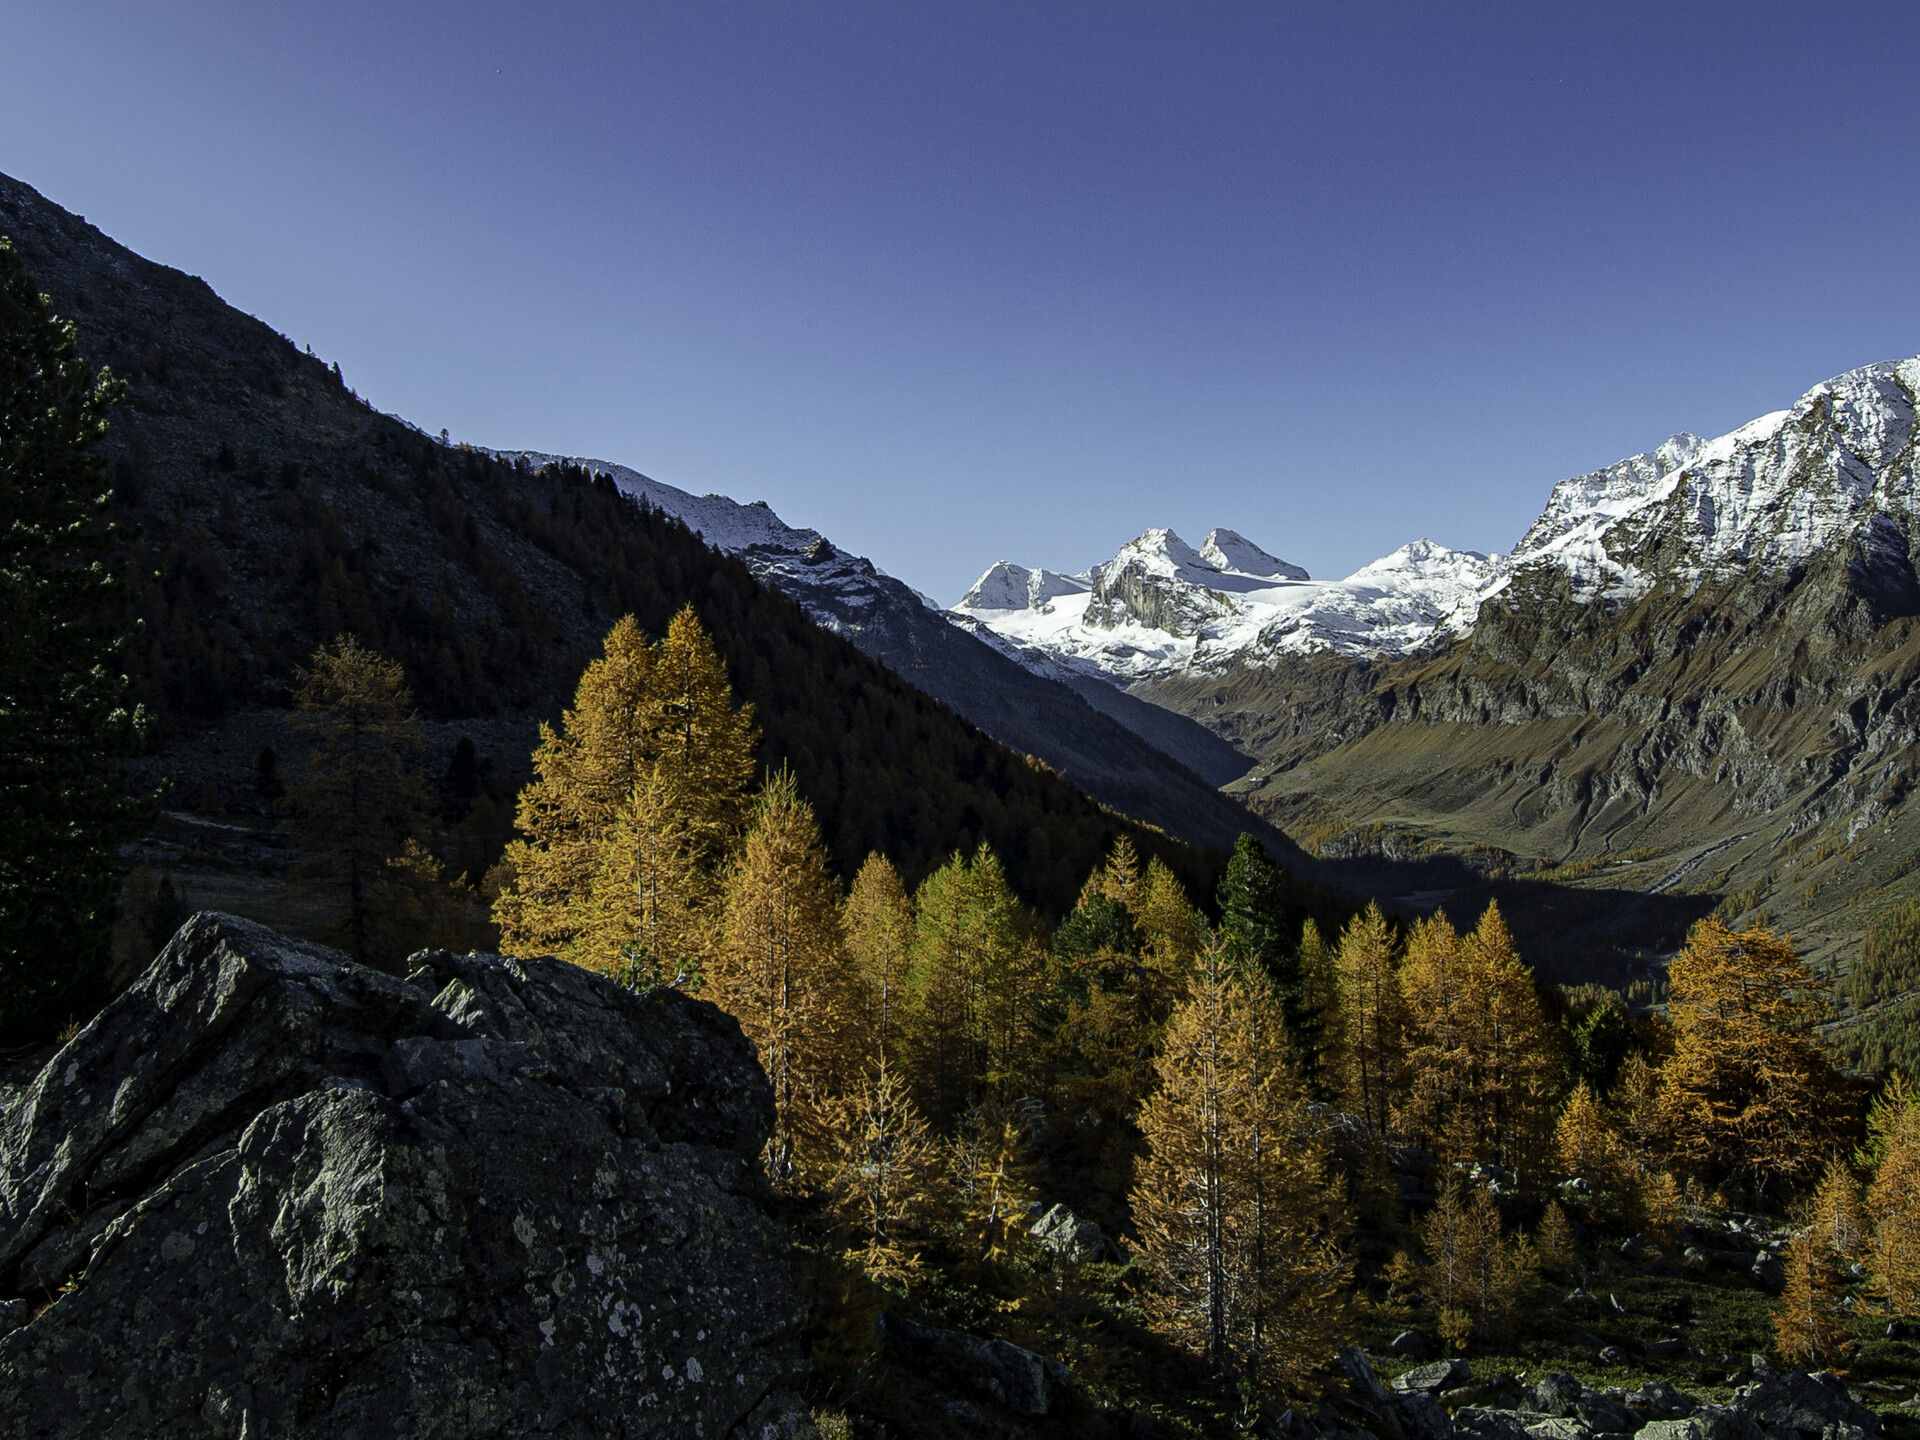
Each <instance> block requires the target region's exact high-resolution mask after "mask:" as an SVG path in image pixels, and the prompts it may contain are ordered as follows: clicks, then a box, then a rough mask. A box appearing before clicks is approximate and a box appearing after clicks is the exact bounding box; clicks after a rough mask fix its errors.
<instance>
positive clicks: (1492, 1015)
mask: <svg viewBox="0 0 1920 1440" xmlns="http://www.w3.org/2000/svg"><path fill="white" fill-rule="evenodd" d="M1465 949H1466V954H1467V969H1468V971H1469V973H1470V974H1471V975H1472V976H1473V978H1474V982H1475V983H1476V984H1477V986H1478V987H1479V989H1480V992H1481V994H1482V996H1483V997H1484V998H1483V1001H1482V1005H1481V1010H1480V1020H1479V1024H1478V1025H1476V1026H1475V1027H1474V1028H1473V1032H1472V1034H1473V1041H1474V1044H1473V1048H1472V1061H1473V1065H1472V1072H1471V1086H1470V1103H1471V1107H1472V1111H1473V1120H1474V1127H1475V1132H1476V1145H1477V1148H1478V1152H1479V1155H1480V1158H1482V1159H1488V1160H1492V1161H1493V1162H1494V1163H1496V1164H1499V1165H1504V1166H1506V1167H1507V1168H1509V1169H1512V1170H1517V1171H1519V1172H1520V1173H1521V1175H1522V1177H1523V1178H1530V1179H1532V1180H1535V1181H1537V1180H1539V1179H1542V1178H1544V1177H1542V1176H1541V1174H1540V1171H1541V1169H1542V1167H1541V1165H1540V1164H1539V1158H1540V1154H1541V1151H1542V1149H1543V1148H1544V1146H1545V1144H1546V1142H1547V1140H1548V1139H1549V1137H1550V1136H1551V1134H1552V1130H1553V1113H1554V1107H1553V1100H1554V1095H1553V1089H1554V1076H1555V1074H1556V1072H1557V1071H1558V1069H1559V1060H1560V1055H1559V1052H1558V1049H1557V1046H1556V1043H1555V1038H1554V1031H1553V1027H1552V1026H1550V1025H1549V1024H1548V1023H1547V1017H1546V1012H1545V1011H1544V1010H1543V1009H1542V1007H1541V1004H1540V991H1539V987H1538V985H1537V984H1536V983H1535V980H1534V975H1533V970H1532V968H1531V967H1530V966H1528V965H1527V963H1526V962H1525V961H1523V960H1522V959H1521V958H1520V956H1519V953H1518V952H1517V951H1516V950H1515V949H1514V945H1513V935H1512V932H1510V931H1509V930H1508V929H1507V923H1506V920H1505V919H1504V918H1503V917H1502V916H1501V914H1500V907H1499V906H1498V905H1496V904H1493V903H1491V902H1489V904H1488V905H1487V908H1486V910H1485V912H1484V913H1482V915H1481V916H1480V923H1479V924H1478V925H1476V926H1475V927H1474V930H1473V934H1471V935H1470V936H1468V937H1467V941H1466V946H1465Z"/></svg>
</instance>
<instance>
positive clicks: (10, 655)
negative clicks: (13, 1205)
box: [0, 238, 156, 1040]
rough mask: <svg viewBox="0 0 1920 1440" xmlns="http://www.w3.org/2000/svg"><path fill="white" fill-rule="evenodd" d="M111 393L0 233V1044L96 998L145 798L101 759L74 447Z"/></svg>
mask: <svg viewBox="0 0 1920 1440" xmlns="http://www.w3.org/2000/svg"><path fill="white" fill-rule="evenodd" d="M121 394H122V387H121V385H120V384H119V382H117V381H116V380H114V379H113V377H112V376H111V375H110V374H108V373H107V372H106V371H105V370H101V371H98V372H96V371H95V370H94V368H93V367H92V366H91V365H90V364H88V363H87V361H86V360H84V359H83V358H81V356H80V354H79V352H78V350H77V349H76V347H75V342H74V331H73V326H72V325H71V324H69V323H67V322H65V321H62V320H58V319H55V318H54V316H53V314H52V313H51V311H50V309H49V307H48V304H47V298H46V297H45V296H44V295H42V294H40V293H39V291H38V290H37V289H36V288H35V286H34V284H33V282H32V281H31V280H30V279H29V278H28V276H27V273H26V271H25V269H24V268H23V267H22V266H21V264H20V260H19V257H18V256H17V255H16V254H15V253H14V249H13V245H12V242H11V241H9V240H7V239H5V238H0V612H4V614H5V617H6V618H5V622H4V623H3V624H0V1036H5V1037H7V1038H10V1039H28V1040H33V1039H38V1038H40V1037H42V1036H44V1035H47V1034H50V1033H52V1031H54V1030H55V1029H57V1028H58V1027H59V1025H60V1023H61V1022H62V1021H65V1020H67V1019H69V1018H76V1019H77V1018H80V1017H82V1016H83V1015H85V1014H87V1013H90V1012H91V1011H92V1010H93V1009H95V1008H96V1007H97V1006H98V1005H99V1004H100V1003H101V1002H102V1001H103V1000H104V999H105V998H106V994H105V985H106V969H107V959H108V942H109V939H110V936H111V934H112V931H113V926H114V916H115V897H116V893H117V890H118V886H119V873H118V864H117V857H118V849H119V847H120V846H121V845H122V844H124V843H125V842H126V841H128V840H131V839H133V838H134V837H135V836H137V835H139V834H141V833H143V832H144V831H145V829H146V828H147V826H148V825H149V824H151V823H152V820H153V816H154V813H155V809H156V802H155V799H154V798H153V797H144V798H143V797H132V796H129V795H128V794H127V781H126V776H125V773H124V772H123V771H122V770H121V768H120V767H119V766H118V765H117V764H116V763H115V762H116V761H118V760H120V759H121V758H123V757H125V756H127V755H130V754H132V753H133V750H134V747H135V745H136V744H137V742H138V739H139V736H140V734H141V732H142V731H143V729H144V727H145V723H146V721H145V716H144V715H143V714H142V713H141V712H140V711H139V710H138V709H137V708H133V707H129V706H128V705H127V703H126V696H127V690H128V681H127V678H126V676H125V675H123V674H122V673H121V670H120V665H121V661H120V658H119V653H120V646H121V643H122V641H123V639H124V637H125V634H126V627H125V626H124V625H123V624H122V623H121V622H120V621H119V619H118V617H119V616H120V615H121V614H122V613H124V610H125V607H126V605H127V604H128V602H129V600H130V599H131V596H130V593H129V587H128V583H127V580H126V577H125V575H124V573H123V572H122V570H121V569H120V568H119V567H117V566H115V565H114V564H112V563H111V562H110V559H109V556H110V554H111V550H112V547H113V546H114V544H115V543H116V540H117V537H116V535H115V533H114V531H113V529H112V527H111V526H110V525H108V524H107V523H106V511H107V507H108V505H109V503H110V501H111V498H112V496H111V492H110V491H109V489H108V486H107V481H106V472H105V468H104V467H103V466H102V465H101V463H100V461H99V460H98V459H97V458H95V456H94V455H93V454H92V453H91V452H92V449H93V447H94V445H95V444H96V443H97V442H98V441H99V440H100V438H101V437H102V436H103V435H104V434H105V433H106V428H107V418H108V415H109V414H110V413H111V411H112V409H113V407H114V406H115V405H116V404H117V403H119V400H120V396H121Z"/></svg>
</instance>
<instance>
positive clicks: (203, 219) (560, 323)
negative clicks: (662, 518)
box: [0, 0, 1920, 603]
mask: <svg viewBox="0 0 1920 1440" xmlns="http://www.w3.org/2000/svg"><path fill="white" fill-rule="evenodd" d="M4 14H5V19H4V24H3V25H0V37H4V38H0V170H4V171H5V172H7V173H8V174H11V175H14V176H16V177H17V178H19V179H22V180H25V181H26V182H28V183H29V184H31V185H34V186H36V187H37V188H39V189H40V190H41V191H43V192H44V193H45V194H47V195H48V196H49V197H50V198H52V199H53V200H55V201H57V202H58V203H60V204H62V205H65V206H66V207H67V208H68V209H71V210H76V211H79V212H81V213H83V214H85V215H86V216H87V218H88V219H90V220H91V221H93V222H94V223H95V224H96V225H99V226H100V227H101V228H102V229H104V230H105V231H107V233H108V234H110V235H112V236H114V237H115V238H117V239H119V240H120V241H122V242H123V243H125V244H127V245H129V246H131V247H132V248H134V249H136V250H138V251H140V252H142V253H143V254H145V255H148V256H150V257H151V258H153V259H156V260H160V261H164V262H165V263H167V264H171V265H175V266H178V267H180V268H181V269H184V270H187V271H190V272H193V273H196V274H199V275H202V276H204V277H205V278H206V279H207V280H208V282H209V283H210V284H212V286H213V287H214V289H215V290H217V291H218V292H219V293H220V294H221V295H222V296H223V297H225V298H226V299H227V300H229V301H230V302H232V303H233V304H235V305H238V306H239V307H241V308H242V309H244V310H247V311H250V312H252V313H254V314H256V315H259V316H260V317H261V318H262V319H264V320H266V321H267V322H268V323H270V324H271V325H273V326H274V327H275V328H276V329H278V330H281V331H283V332H284V333H286V334H288V335H290V336H291V337H293V338H294V339H295V340H296V341H298V342H300V343H303V344H310V345H312V347H313V348H314V350H315V351H316V352H318V353H319V354H321V355H322V356H324V357H325V358H327V359H329V360H338V361H339V362H340V364H341V366H342V369H343V371H344V373H345V375H346V378H347V381H348V383H349V384H351V385H353V386H354V387H355V388H356V389H358V390H359V391H360V393H361V394H362V395H364V396H366V397H367V398H368V399H370V400H371V401H372V402H373V403H374V404H376V405H378V406H379V407H380V408H381V409H384V410H388V411H392V412H394V413H397V414H400V415H403V416H405V417H407V418H408V419H410V420H412V421H414V422H415V423H416V424H419V425H420V426H422V427H424V428H426V429H428V430H432V431H438V430H439V429H440V428H441V427H442V426H445V427H447V428H448V429H450V430H451V432H452V433H453V435H454V436H455V438H457V439H463V440H470V441H473V442H475V443H478V444H484V445H491V446H499V447H516V448H517V447H526V448H533V449H541V450H552V451H560V452H565V453H571V454H583V455H594V456H598V457H602V458H605V459H609V460H617V461H620V462H622V463H625V464H628V465H632V466H634V467H635V468H636V469H639V470H642V471H645V472H646V473H648V474H650V475H653V476H655V477H656V478H658V479H661V480H665V481H667V482H669V483H671V484H674V485H679V486H681V487H683V488H686V489H690V490H693V491H695V492H701V491H707V490H714V491H719V492H721V493H724V494H729V495H732V496H734V497H735V498H737V499H741V500H753V499H765V500H767V501H768V502H770V503H771V504H772V505H773V506H774V508H775V509H776V510H778V511H779V512H780V514H781V515H782V516H783V517H784V518H786V519H787V520H788V521H789V522H791V523H794V524H799V525H811V526H814V527H816V528H818V529H820V530H822V531H823V532H825V533H826V534H828V535H830V536H832V537H833V538H834V539H835V540H836V542H838V543H840V544H842V545H843V546H845V547H847V548H850V549H853V550H855V551H858V552H861V553H865V554H868V555H870V556H872V557H873V559H874V560H875V561H876V562H877V563H878V564H880V565H881V566H882V567H883V568H884V569H887V570H890V571H892V572H893V573H894V574H897V575H899V576H901V577H902V578H903V579H906V580H908V581H909V582H911V583H913V584H915V585H917V586H919V587H920V588H921V589H923V590H925V591H927V592H929V593H931V594H932V595H933V596H935V597H936V598H938V599H939V600H940V601H942V602H943V603H949V602H951V601H953V600H954V599H956V598H957V597H958V596H959V594H960V592H961V591H962V590H963V589H964V588H965V587H966V586H967V584H968V583H970V582H971V580H972V579H973V578H974V576H975V575H977V574H978V573H979V572H980V571H981V570H982V569H984V568H985V567H986V566H987V565H988V564H989V563H990V562H992V561H993V560H996V559H1000V558H1009V559H1018V560H1022V561H1025V562H1027V563H1033V564H1038V563H1045V564H1048V565H1050V566H1055V567H1059V568H1065V569H1076V568H1079V567H1081V566H1084V565H1087V564H1090V563H1092V562H1095V561H1097V560H1100V559H1102V558H1105V557H1106V556H1109V555H1111V554H1112V553H1113V552H1114V550H1115V549H1117V548H1118V547H1119V546H1120V545H1121V544H1122V543H1123V542H1124V541H1126V540H1127V539H1129V538H1131V537H1132V536H1133V535H1135V534H1137V533H1138V532H1139V531H1140V530H1142V529H1144V528H1146V527H1148V526H1151V525H1171V526H1173V527H1174V528H1175V529H1177V530H1179V531H1180V532H1181V533H1182V534H1184V535H1185V536H1186V537H1187V538H1188V539H1189V540H1191V541H1194V542H1196V543H1197V542H1198V541H1199V539H1200V538H1201V536H1202V535H1203V534H1204V533H1205V532H1206V531H1207V530H1208V529H1210V528H1211V527H1213V526H1215V525H1225V526H1229V527H1231V528H1234V529H1238V530H1240V531H1242V532H1244V533H1245V534H1247V535H1248V536H1249V537H1251V538H1252V539H1254V540H1256V541H1258V542H1259V543H1261V544H1263V545H1265V546H1266V547H1267V548H1268V549H1269V550H1272V551H1274V552H1276V553H1278V554H1280V555H1283V556H1285V557H1286V558H1288V559H1291V560H1294V561H1296V562H1297V563H1300V564H1304V565H1306V566H1307V567H1308V568H1309V569H1310V570H1312V571H1313V573H1314V574H1316V575H1330V576H1331V575H1341V574H1345V573H1347V572H1348V571H1350V570H1352V569H1354V568H1356V567H1357V566H1359V565H1361V564H1363V563H1365V562H1366V561H1368V560H1370V559H1372V558H1374V557H1376V556H1378V555H1380V554H1383V553H1385V552H1386V551H1388V550H1391V549H1393V548H1394V547H1396V546H1398V545H1400V544H1402V543H1404V542H1406V541H1408V540H1411V539H1414V538H1416V537H1418V536H1421V535H1426V536H1431V537H1432V538H1433V539H1435V540H1439V541H1442V542H1444V543H1447V544H1451V545H1457V546H1464V547H1469V548H1473V549H1480V550H1501V549H1505V548H1507V547H1508V546H1510V545H1511V544H1512V543H1513V541H1514V540H1515V539H1516V538H1517V537H1518V535H1519V533H1520V532H1521V530H1522V529H1524V528H1525V526H1526V524H1527V523H1528V522H1529V521H1530V520H1531V519H1532V517H1533V515H1534V514H1535V513H1536V512H1537V511H1538V509H1539V508H1540V505H1541V503H1542V502H1543V501H1544V499H1545V497H1546V494H1547V490H1548V488H1549V487H1550V485H1551V484H1552V482H1553V481H1554V480H1556V479H1559V478H1561V477H1563V476H1567V475H1572V474H1577V473H1580V472H1582V471H1585V470H1588V469H1591V468H1594V467H1595V466H1598V465H1601V464H1604V463H1607V462H1609V461H1612V460H1615V459H1618V458H1620V457H1621V456H1623V455H1626V454H1630V453H1632V452H1634V451H1637V450H1642V449H1646V448H1648V447H1650V446H1652V445H1654V444H1656V443H1658V442H1659V441H1660V440H1661V439H1663V438H1664V437H1665V436H1667V435H1668V434H1670V433H1672V432H1673V431H1676V430H1681V429H1689V430H1694V431H1697V432H1699V433H1702V434H1714V433H1717V432H1719V431H1723V430H1726V429H1730V428H1732V427H1733V426H1735V425H1737V424H1740V423H1742V422H1744V421H1746V420H1748V419H1750V418H1752V417H1753V416H1754V415H1757V414H1760V413H1762V412H1764V411H1767V410H1771V409H1776V408H1779V407H1780V406H1782V405H1785V404H1787V403H1788V402H1789V401H1790V400H1792V398H1793V397H1794V396H1796V395H1798V394H1799V393H1800V392H1801V391H1802V390H1804V389H1806V388H1807V387H1808V386H1809V385H1811V384H1813V383H1815V382H1817V381H1819V380H1821V379H1824V378H1826V377H1827V376H1829V375H1831V374H1834V373H1837V372H1838V371H1841V370H1845V369H1849V368H1851V367H1853V366H1855V365H1860V364H1864V363H1866V362H1868V361H1873V360H1881V359H1889V358H1894V357H1898V356H1904V355H1910V354H1914V353H1917V352H1920V264H1917V263H1916V261H1917V260H1920V246H1917V242H1920V223H1916V222H1920V84H1916V78H1915V77H1916V75H1920V5H1916V4H1914V3H1912V0H1903V3H1876V0H1857V3H1854V4H1850V5H1846V6H1832V5H1822V4H1811V3H1809V4H1799V5H1772V4H1766V3H1760V0H1740V3H1733V4H1706V3H1700V4H1689V3H1674V0H1664V3H1657V4H1605V3H1589V4H1578V5H1576V4H1565V3H1551V0H1525V3H1514V4H1506V5H1491V4H1485V5H1482V4H1470V3H1447V4H1435V3H1431V0H1421V3H1404V4H1395V3H1375V4H1359V3H1354V4H1345V3H1336V4H1332V5H1328V4H1317V5H1311V6H1309V5H1288V4H1280V3H1245V4H1227V3H1207V0H1166V3H1161V4H1135V3H1126V0H1097V3H1086V4H1076V3H1067V0H1037V3H1036V0H1025V3H1011V4H997V3H980V0H941V3H930V0H929V3H918V0H875V3H867V4H862V3H805V0H774V3H750V0H740V3H730V0H703V3H684V4H683V3H654V4H648V3H615V0H601V3H571V4H569V3H553V0H550V3H544V4H538V5H536V4H528V3H521V4H506V3H484V0H483V3H463V4H453V3H427V0H375V3H362V0H327V3H310V4H292V3H285V0H275V3H268V0H168V3H161V4H156V3H153V0H53V3H45V0H8V3H7V4H6V5H5V7H4Z"/></svg>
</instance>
